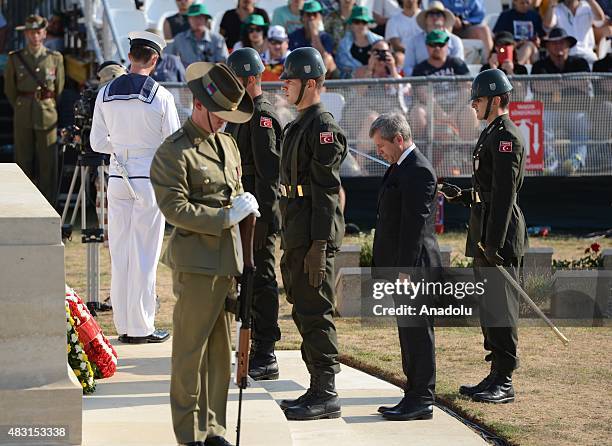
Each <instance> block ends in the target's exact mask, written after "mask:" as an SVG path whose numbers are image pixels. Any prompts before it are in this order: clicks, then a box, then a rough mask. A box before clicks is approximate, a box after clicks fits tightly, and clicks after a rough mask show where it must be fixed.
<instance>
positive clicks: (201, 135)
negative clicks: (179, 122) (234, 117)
mask: <svg viewBox="0 0 612 446" xmlns="http://www.w3.org/2000/svg"><path fill="white" fill-rule="evenodd" d="M183 128H184V129H185V133H186V134H187V137H188V138H189V140H190V141H191V143H192V144H194V145H199V144H200V142H202V141H204V140H205V139H208V137H209V136H210V133H209V132H207V131H206V130H204V129H203V128H201V127H199V126H198V125H197V124H196V123H195V122H193V120H192V119H191V118H188V119H187V121H185V125H184V126H183ZM198 139H199V141H197V140H198Z"/></svg>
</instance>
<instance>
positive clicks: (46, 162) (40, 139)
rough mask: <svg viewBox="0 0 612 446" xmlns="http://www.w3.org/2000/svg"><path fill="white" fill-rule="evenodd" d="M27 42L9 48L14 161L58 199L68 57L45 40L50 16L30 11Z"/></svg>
mask: <svg viewBox="0 0 612 446" xmlns="http://www.w3.org/2000/svg"><path fill="white" fill-rule="evenodd" d="M16 29H17V30H20V31H21V30H23V31H24V33H25V38H26V47H25V48H23V49H21V50H17V51H13V52H11V53H9V57H8V62H7V64H6V68H5V70H4V93H5V94H6V97H7V98H8V100H9V102H10V103H11V105H12V107H13V110H14V113H13V135H14V136H13V137H14V144H15V162H16V163H17V164H18V165H19V167H21V169H22V170H23V171H24V172H25V174H26V175H27V176H28V177H29V178H30V179H31V180H32V182H34V184H36V186H37V187H38V189H39V190H40V191H41V192H42V193H43V195H44V196H45V198H46V199H47V200H48V201H49V203H51V204H52V205H54V204H55V199H56V194H57V173H58V172H57V145H56V142H57V109H56V106H57V98H58V96H59V95H60V93H61V92H62V90H63V89H64V58H63V57H62V55H61V53H59V52H57V51H51V50H49V49H47V48H45V46H44V45H43V42H44V40H45V37H46V35H47V30H46V29H47V20H46V19H45V18H43V17H40V16H37V15H31V16H29V17H28V18H27V19H26V23H25V25H23V26H18V27H17V28H16Z"/></svg>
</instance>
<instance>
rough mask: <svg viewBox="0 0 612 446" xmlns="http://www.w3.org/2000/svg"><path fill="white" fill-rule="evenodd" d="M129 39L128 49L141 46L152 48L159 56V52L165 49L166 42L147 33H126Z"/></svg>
mask: <svg viewBox="0 0 612 446" xmlns="http://www.w3.org/2000/svg"><path fill="white" fill-rule="evenodd" d="M128 38H129V39H130V49H131V48H132V47H133V46H134V45H143V46H147V47H149V48H152V49H153V50H155V51H156V52H157V54H159V55H161V52H162V50H163V49H164V48H166V41H165V40H164V39H163V38H162V37H160V36H158V35H157V34H155V33H151V32H148V31H131V32H129V33H128Z"/></svg>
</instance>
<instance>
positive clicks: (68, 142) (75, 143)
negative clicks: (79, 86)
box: [59, 87, 108, 164]
mask: <svg viewBox="0 0 612 446" xmlns="http://www.w3.org/2000/svg"><path fill="white" fill-rule="evenodd" d="M97 94H98V91H97V89H96V88H94V87H87V88H85V89H84V90H83V91H82V92H81V95H80V97H79V99H77V101H76V102H75V103H74V107H73V110H74V124H73V125H71V126H68V127H65V128H63V129H60V138H59V143H60V145H61V146H62V147H63V148H64V150H65V149H71V150H76V151H77V152H78V153H79V156H81V157H88V158H96V160H99V161H102V160H103V161H104V162H105V164H108V155H103V154H100V153H96V152H94V151H93V150H92V149H91V145H90V143H89V135H90V133H91V125H92V122H93V110H94V105H95V103H96V96H97Z"/></svg>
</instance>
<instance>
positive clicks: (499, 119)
mask: <svg viewBox="0 0 612 446" xmlns="http://www.w3.org/2000/svg"><path fill="white" fill-rule="evenodd" d="M506 119H510V115H509V114H508V113H504V114H503V115H499V116H498V117H497V118H495V119H494V120H493V121H492V122H491V124H489V125H488V126H487V128H486V133H487V135H488V134H489V133H491V132H492V131H493V129H494V128H495V127H496V126H498V125H499V124H501V122H502V121H505V120H506Z"/></svg>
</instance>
